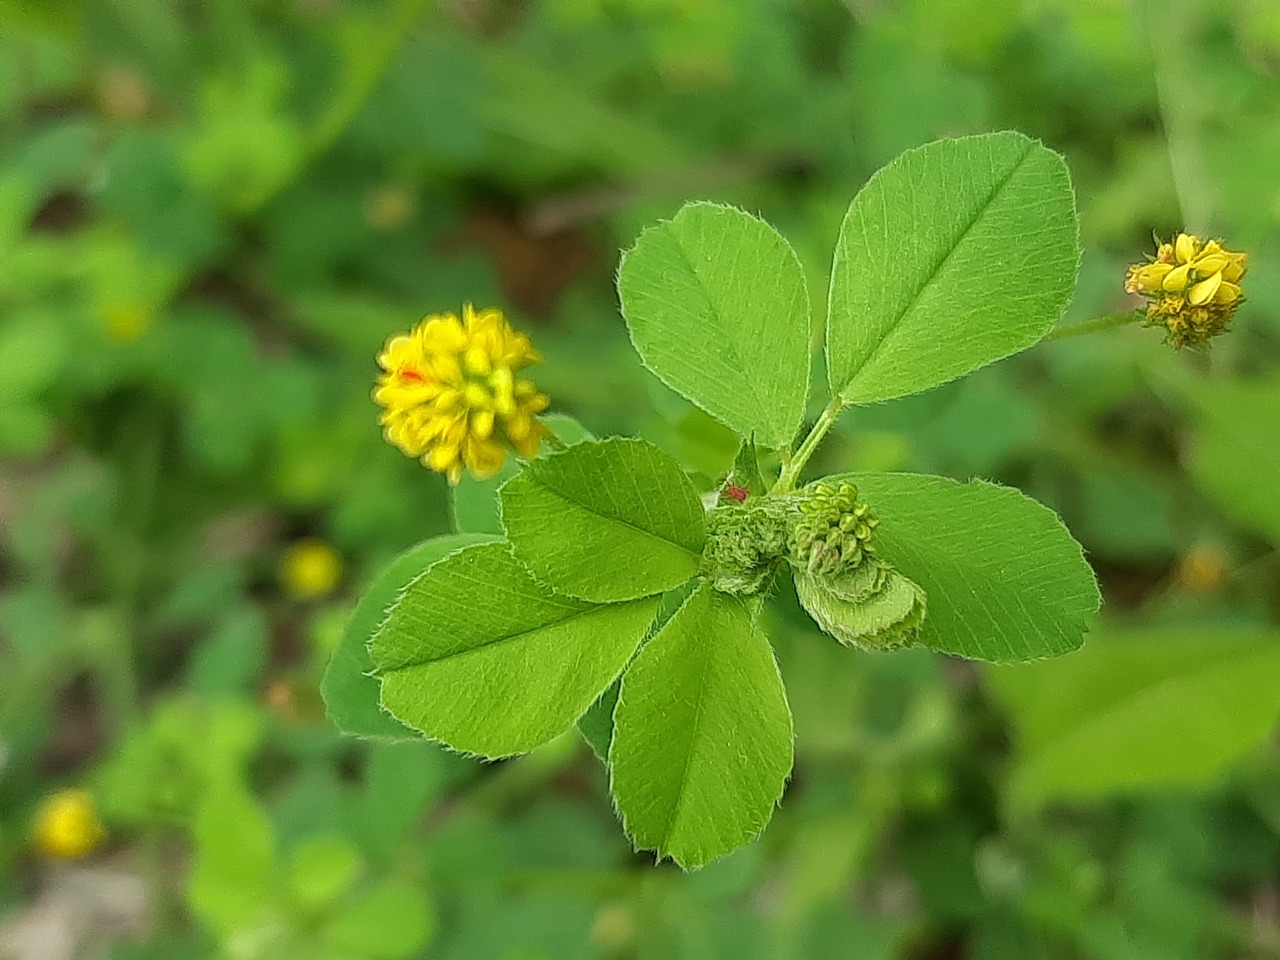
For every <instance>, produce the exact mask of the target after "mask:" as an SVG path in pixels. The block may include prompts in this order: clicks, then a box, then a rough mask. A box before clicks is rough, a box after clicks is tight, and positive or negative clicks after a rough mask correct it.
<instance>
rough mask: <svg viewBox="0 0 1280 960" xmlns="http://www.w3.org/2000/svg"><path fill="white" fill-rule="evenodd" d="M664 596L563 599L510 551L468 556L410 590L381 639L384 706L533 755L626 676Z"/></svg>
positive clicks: (468, 747)
mask: <svg viewBox="0 0 1280 960" xmlns="http://www.w3.org/2000/svg"><path fill="white" fill-rule="evenodd" d="M659 599H660V598H658V597H653V598H648V599H642V600H633V601H631V602H629V603H615V604H607V605H599V604H592V603H587V602H584V601H582V600H575V599H572V598H570V597H563V596H557V595H555V594H553V593H551V591H550V590H549V589H548V588H547V587H545V586H543V585H542V584H541V583H539V582H538V581H536V580H534V579H533V577H531V576H530V575H529V572H528V571H527V570H526V569H525V567H524V565H523V564H521V563H520V562H519V561H518V560H516V558H515V556H514V555H513V554H512V553H511V549H510V547H509V546H508V545H507V544H505V543H485V544H479V545H477V546H473V547H468V548H466V549H464V550H462V551H460V552H458V553H455V554H453V555H451V556H449V557H448V558H446V559H445V560H443V561H441V562H440V563H437V564H435V565H433V566H431V567H429V568H428V569H427V570H426V572H425V573H423V574H422V576H420V577H418V578H417V579H416V580H414V581H413V582H412V583H410V584H409V586H408V587H407V588H406V589H405V591H404V593H403V594H402V595H401V597H400V599H399V600H397V601H396V603H395V605H394V606H392V608H391V611H390V612H389V613H388V615H387V619H386V622H385V623H383V625H382V627H381V629H380V630H379V631H378V632H377V634H375V635H374V637H373V640H372V642H371V643H370V647H369V651H370V654H371V655H372V658H373V663H374V665H375V667H376V669H377V671H378V675H379V677H380V679H381V682H382V705H383V706H384V707H386V708H387V709H388V710H390V711H391V713H392V714H393V715H394V716H395V717H396V719H398V720H399V721H400V722H401V723H404V724H406V725H408V726H410V727H412V728H414V729H415V730H420V731H421V732H422V733H424V734H425V735H426V736H428V737H431V738H432V739H434V740H440V741H442V742H444V743H446V744H448V745H449V746H451V747H453V748H454V749H456V750H462V751H466V752H468V753H474V754H479V755H481V756H485V757H505V756H511V755H512V754H517V753H525V752H527V751H529V750H532V749H533V748H534V747H537V746H540V745H542V744H544V743H546V742H547V741H548V740H551V739H552V738H553V737H555V736H556V735H557V734H559V733H561V732H563V731H564V730H565V729H567V728H568V727H569V726H570V725H571V724H573V722H574V721H575V720H577V719H578V718H579V717H580V716H582V714H583V713H584V712H585V711H586V709H587V708H588V707H589V706H591V704H592V703H593V702H595V700H596V698H597V697H599V696H600V694H601V693H602V692H603V691H604V689H605V688H606V687H608V686H609V684H610V683H612V682H613V680H614V679H615V678H616V677H617V676H618V675H619V674H620V673H621V672H622V669H623V667H625V666H626V664H627V661H628V660H630V659H631V656H632V654H633V653H635V650H636V648H637V647H638V646H639V645H640V641H641V640H642V639H643V638H644V635H645V632H646V631H647V630H648V627H649V624H650V623H651V622H652V620H653V617H654V613H655V612H656V611H657V609H658V603H659Z"/></svg>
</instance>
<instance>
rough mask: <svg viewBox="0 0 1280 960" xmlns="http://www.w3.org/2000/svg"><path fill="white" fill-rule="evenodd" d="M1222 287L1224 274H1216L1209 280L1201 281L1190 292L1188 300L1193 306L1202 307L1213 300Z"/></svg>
mask: <svg viewBox="0 0 1280 960" xmlns="http://www.w3.org/2000/svg"><path fill="white" fill-rule="evenodd" d="M1220 286H1222V274H1220V273H1215V274H1214V275H1213V276H1212V277H1210V278H1209V279H1208V280H1201V281H1200V282H1199V283H1197V284H1196V285H1195V286H1194V287H1192V288H1191V289H1190V290H1188V291H1187V299H1188V300H1189V301H1191V303H1192V305H1193V306H1197V307H1198V306H1201V305H1202V304H1205V303H1208V302H1209V301H1210V300H1212V299H1213V296H1214V294H1216V293H1217V292H1218V288H1219V287H1220Z"/></svg>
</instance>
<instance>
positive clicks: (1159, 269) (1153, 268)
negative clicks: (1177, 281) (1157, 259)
mask: <svg viewBox="0 0 1280 960" xmlns="http://www.w3.org/2000/svg"><path fill="white" fill-rule="evenodd" d="M1172 269H1173V267H1172V266H1170V265H1169V264H1167V263H1144V264H1141V265H1138V266H1133V267H1130V268H1129V275H1128V276H1127V277H1126V278H1125V284H1124V289H1125V293H1155V292H1156V291H1158V290H1159V289H1160V284H1161V283H1162V282H1163V281H1164V278H1165V277H1166V276H1168V274H1169V272H1170V271H1171V270H1172Z"/></svg>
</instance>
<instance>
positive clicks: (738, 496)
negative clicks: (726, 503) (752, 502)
mask: <svg viewBox="0 0 1280 960" xmlns="http://www.w3.org/2000/svg"><path fill="white" fill-rule="evenodd" d="M724 495H725V496H726V497H728V498H729V499H730V500H737V501H738V502H739V503H741V502H742V501H743V500H745V499H747V497H749V496H750V495H751V494H750V493H748V492H747V490H746V489H744V488H743V487H734V486H729V487H725V488H724Z"/></svg>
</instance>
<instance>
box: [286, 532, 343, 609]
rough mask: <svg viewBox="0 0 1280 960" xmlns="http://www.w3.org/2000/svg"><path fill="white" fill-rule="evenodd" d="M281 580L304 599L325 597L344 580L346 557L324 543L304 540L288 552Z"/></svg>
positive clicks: (292, 592)
mask: <svg viewBox="0 0 1280 960" xmlns="http://www.w3.org/2000/svg"><path fill="white" fill-rule="evenodd" d="M280 579H281V581H282V582H283V583H284V588H285V590H287V591H288V592H289V594H290V595H292V596H294V597H297V598H299V599H301V600H310V599H313V598H315V597H323V596H324V595H325V594H327V593H330V592H331V591H332V590H333V588H334V587H336V586H337V585H338V581H339V580H341V579H342V557H341V556H339V554H338V552H337V551H336V550H334V549H333V547H331V546H329V544H327V543H325V542H324V541H323V540H316V539H307V540H300V541H298V542H297V543H295V544H293V546H291V547H290V548H289V549H288V550H287V551H285V554H284V557H283V559H282V560H281V561H280Z"/></svg>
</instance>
